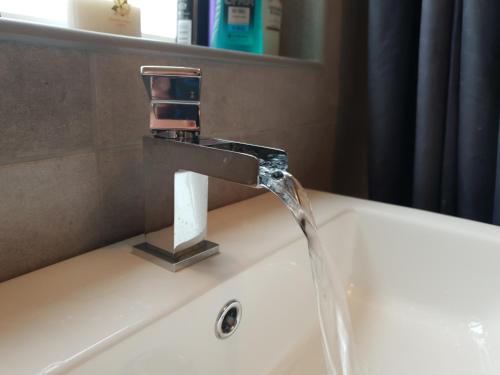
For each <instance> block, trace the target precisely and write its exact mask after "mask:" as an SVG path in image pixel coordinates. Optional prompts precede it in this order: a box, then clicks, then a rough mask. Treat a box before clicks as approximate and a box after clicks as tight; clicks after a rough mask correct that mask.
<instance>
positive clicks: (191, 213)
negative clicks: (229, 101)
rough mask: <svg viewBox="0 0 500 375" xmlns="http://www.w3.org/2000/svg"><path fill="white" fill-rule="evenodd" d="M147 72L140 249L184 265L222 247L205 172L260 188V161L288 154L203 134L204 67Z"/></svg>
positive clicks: (150, 69)
mask: <svg viewBox="0 0 500 375" xmlns="http://www.w3.org/2000/svg"><path fill="white" fill-rule="evenodd" d="M141 75H142V78H143V80H144V84H145V86H146V90H147V92H148V94H149V98H150V130H151V132H152V134H151V135H150V136H146V137H144V139H143V152H144V174H145V175H144V179H145V184H144V187H145V236H146V242H144V243H141V244H139V245H137V246H136V248H138V249H140V250H143V251H145V252H147V253H149V254H152V255H155V256H158V257H160V258H162V259H164V260H166V261H167V263H166V264H167V265H168V268H169V269H170V270H172V271H178V270H180V269H182V268H184V267H186V266H189V265H191V264H193V263H196V262H198V261H200V260H203V259H205V258H207V257H209V256H211V255H214V254H217V253H218V252H219V246H218V245H217V244H215V243H213V242H210V241H207V240H206V239H205V237H206V232H207V202H208V177H207V176H211V177H216V178H219V179H223V180H227V181H231V182H236V183H239V184H243V185H246V186H251V187H254V188H260V187H261V186H260V179H259V169H260V164H261V163H262V162H263V161H264V162H265V161H266V160H270V159H272V158H275V157H276V156H279V157H280V158H281V159H282V160H283V159H285V160H286V153H285V152H284V151H283V150H279V149H274V148H268V147H262V146H255V145H250V144H245V143H239V142H232V141H226V140H221V139H210V138H203V137H201V136H200V130H201V124H200V94H201V71H200V69H196V68H183V67H166V66H143V67H141ZM285 168H286V167H285ZM171 224H173V230H171V231H168V230H167V231H165V230H163V229H164V228H165V227H167V226H168V225H171Z"/></svg>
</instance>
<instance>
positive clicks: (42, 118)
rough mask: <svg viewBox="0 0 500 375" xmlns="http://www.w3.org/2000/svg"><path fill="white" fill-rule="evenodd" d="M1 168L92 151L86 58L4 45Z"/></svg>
mask: <svg viewBox="0 0 500 375" xmlns="http://www.w3.org/2000/svg"><path fill="white" fill-rule="evenodd" d="M0 51H1V53H0V89H1V95H0V113H1V116H0V164H5V163H9V162H15V161H20V160H27V159H35V158H40V157H43V156H45V155H54V154H56V153H59V152H74V151H81V150H89V149H90V148H91V147H92V126H91V100H90V83H89V82H90V79H89V78H90V76H89V64H88V61H89V60H88V55H87V54H86V53H85V52H83V51H79V50H75V49H62V48H56V47H39V46H35V45H31V44H22V43H10V42H0Z"/></svg>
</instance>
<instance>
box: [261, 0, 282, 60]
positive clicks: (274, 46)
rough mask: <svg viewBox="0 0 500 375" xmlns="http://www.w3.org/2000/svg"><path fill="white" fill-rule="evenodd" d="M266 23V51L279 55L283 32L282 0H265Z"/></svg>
mask: <svg viewBox="0 0 500 375" xmlns="http://www.w3.org/2000/svg"><path fill="white" fill-rule="evenodd" d="M262 12H263V21H264V22H263V25H264V53H265V54H266V55H279V52H280V32H281V12H282V4H281V0H264V1H263V4H262Z"/></svg>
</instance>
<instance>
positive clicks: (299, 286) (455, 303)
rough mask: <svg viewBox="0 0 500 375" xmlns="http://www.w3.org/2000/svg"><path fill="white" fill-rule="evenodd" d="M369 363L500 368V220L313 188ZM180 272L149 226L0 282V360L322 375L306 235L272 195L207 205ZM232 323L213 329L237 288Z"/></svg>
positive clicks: (0, 367)
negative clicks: (198, 244)
mask: <svg viewBox="0 0 500 375" xmlns="http://www.w3.org/2000/svg"><path fill="white" fill-rule="evenodd" d="M310 194H311V198H312V204H313V208H314V211H315V213H316V217H317V222H318V224H319V226H320V236H321V238H322V242H323V245H324V247H325V248H327V249H328V250H329V251H330V252H331V255H332V257H333V258H334V259H335V260H336V262H337V264H338V267H339V271H340V273H341V275H340V278H341V280H342V283H343V285H344V286H345V290H346V292H347V294H348V299H349V305H350V306H349V308H350V310H351V314H352V323H353V330H354V338H355V341H356V344H357V353H356V355H357V359H358V361H359V363H360V364H361V366H362V367H363V370H364V374H366V375H375V374H384V375H401V374H405V375H413V374H414V375H417V374H418V375H422V374H431V375H433V374H436V375H437V374H439V375H443V374H453V375H462V374H463V375H465V374H467V375H470V374H475V375H476V374H498V373H500V364H499V363H498V362H499V361H500V350H499V348H500V318H499V316H500V314H499V313H500V298H498V290H500V273H499V272H498V271H497V268H498V264H500V229H499V228H497V227H494V226H490V225H485V224H480V223H475V222H470V221H466V220H461V219H455V218H450V217H446V216H443V215H437V214H432V213H426V212H422V211H418V210H413V209H408V208H402V207H395V206H390V205H385V204H380V203H375V202H369V201H364V200H359V199H353V198H347V197H343V196H338V195H332V194H326V193H319V192H314V191H312V192H310ZM208 237H209V239H210V240H213V241H216V242H217V243H219V244H220V245H221V253H220V254H219V255H216V256H213V257H211V258H208V259H207V260H205V261H203V262H201V263H198V264H196V265H193V266H191V267H189V268H187V269H184V270H182V271H180V272H178V273H171V272H169V271H168V270H166V269H165V268H164V265H162V263H161V262H160V261H157V260H153V259H152V258H147V257H146V256H145V255H144V254H140V253H138V252H137V251H134V248H133V245H135V244H137V243H138V242H140V240H141V236H138V237H135V238H132V239H130V240H127V241H124V242H121V243H118V244H115V245H112V246H108V247H106V248H103V249H99V250H96V251H93V252H90V253H87V254H84V255H81V256H79V257H75V258H72V259H70V260H67V261H64V262H61V263H58V264H56V265H53V266H51V267H47V268H45V269H42V270H39V271H36V272H33V273H30V274H28V275H24V276H22V277H19V278H16V279H13V280H10V281H8V282H4V283H2V284H0V299H1V301H3V302H2V304H1V305H0V317H1V319H0V332H1V333H0V373H2V374H4V373H5V374H40V373H47V374H51V373H70V374H101V373H105V374H176V375H178V374H181V375H182V374H271V375H278V374H280V375H281V374H292V375H294V374H311V375H314V374H325V366H324V363H323V357H322V351H321V341H320V330H319V324H318V319H317V316H316V308H315V297H314V288H313V283H312V277H311V272H310V268H309V260H308V254H307V247H306V241H305V239H304V238H303V237H302V234H301V232H300V230H299V228H298V227H297V226H296V224H295V223H294V222H293V219H292V218H291V216H290V215H289V214H288V212H287V211H286V209H285V208H284V207H282V206H281V204H280V203H279V202H278V201H277V199H275V198H274V197H273V196H272V195H271V194H264V195H261V196H259V197H256V198H252V199H250V200H247V201H244V202H241V203H238V204H235V205H231V206H228V207H225V208H222V209H218V210H215V211H212V212H210V214H209V236H208ZM232 300H238V301H239V302H240V304H241V312H242V314H241V321H240V324H239V326H238V327H237V328H236V329H235V330H234V332H233V334H232V335H231V336H230V337H227V338H225V339H220V338H218V337H217V335H216V320H217V318H218V316H219V312H220V311H221V308H223V306H225V305H226V303H228V302H229V301H232Z"/></svg>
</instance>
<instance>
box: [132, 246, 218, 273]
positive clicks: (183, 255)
mask: <svg viewBox="0 0 500 375" xmlns="http://www.w3.org/2000/svg"><path fill="white" fill-rule="evenodd" d="M134 247H135V248H136V249H138V250H141V251H144V252H146V253H148V254H151V255H153V256H155V257H158V258H160V259H163V260H164V261H166V266H167V268H168V269H169V270H170V271H172V272H177V271H179V270H181V269H183V268H184V267H188V266H190V265H192V264H195V263H198V262H200V261H202V260H204V259H206V258H208V257H210V256H212V255H216V254H218V253H219V245H217V244H216V243H213V242H210V241H207V240H203V241H201V242H200V243H197V244H196V245H193V246H191V247H189V248H187V249H185V250H182V251H179V252H177V253H175V254H174V253H172V252H170V251H166V250H163V249H160V248H159V247H156V246H154V245H151V244H150V243H147V242H143V243H141V244H138V245H135V246H134Z"/></svg>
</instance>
